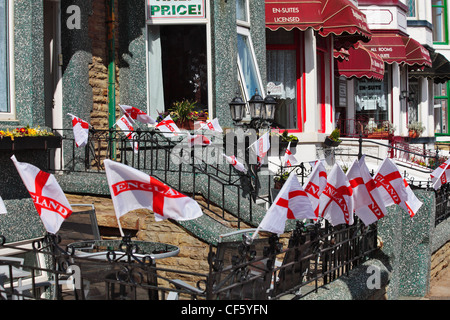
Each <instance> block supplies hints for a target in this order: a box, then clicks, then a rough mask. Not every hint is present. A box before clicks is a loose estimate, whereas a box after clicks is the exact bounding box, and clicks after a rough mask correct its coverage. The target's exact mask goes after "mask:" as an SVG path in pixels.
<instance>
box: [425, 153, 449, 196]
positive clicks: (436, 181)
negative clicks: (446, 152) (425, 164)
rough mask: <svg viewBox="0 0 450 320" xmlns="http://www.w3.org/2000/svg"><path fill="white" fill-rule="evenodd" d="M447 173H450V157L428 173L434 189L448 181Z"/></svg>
mask: <svg viewBox="0 0 450 320" xmlns="http://www.w3.org/2000/svg"><path fill="white" fill-rule="evenodd" d="M449 173H450V159H449V160H447V161H445V162H444V163H442V164H441V165H440V166H439V167H437V168H436V169H435V170H434V171H433V172H432V173H431V174H430V177H431V182H432V183H433V188H434V190H438V189H439V188H440V187H441V186H442V185H443V184H446V183H447V182H449V178H448V174H449Z"/></svg>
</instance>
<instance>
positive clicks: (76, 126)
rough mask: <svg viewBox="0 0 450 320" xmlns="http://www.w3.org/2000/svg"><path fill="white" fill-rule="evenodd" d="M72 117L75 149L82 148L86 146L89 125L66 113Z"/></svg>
mask: <svg viewBox="0 0 450 320" xmlns="http://www.w3.org/2000/svg"><path fill="white" fill-rule="evenodd" d="M68 115H69V116H71V117H72V128H73V137H74V138H75V144H76V146H77V147H83V146H85V145H86V144H87V142H88V138H89V123H87V122H86V121H84V120H82V119H81V118H78V117H77V116H74V115H73V114H70V113H68Z"/></svg>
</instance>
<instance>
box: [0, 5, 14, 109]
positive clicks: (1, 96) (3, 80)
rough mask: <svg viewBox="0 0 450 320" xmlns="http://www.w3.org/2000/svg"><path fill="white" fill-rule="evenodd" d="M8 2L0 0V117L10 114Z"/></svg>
mask: <svg viewBox="0 0 450 320" xmlns="http://www.w3.org/2000/svg"><path fill="white" fill-rule="evenodd" d="M8 29H9V28H8V1H7V0H0V116H1V115H2V114H5V113H10V112H11V107H10V104H9V85H8V83H9V81H8V80H9V57H8V56H9V54H8V50H9V49H8Z"/></svg>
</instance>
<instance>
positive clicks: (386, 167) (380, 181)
mask: <svg viewBox="0 0 450 320" xmlns="http://www.w3.org/2000/svg"><path fill="white" fill-rule="evenodd" d="M373 180H374V181H375V185H376V186H377V188H378V190H379V191H380V195H381V199H382V200H383V203H384V205H385V206H386V207H389V206H391V205H394V204H398V205H400V204H401V202H402V201H405V200H406V199H407V198H408V195H407V193H406V189H405V184H404V181H403V178H402V176H401V174H400V172H399V171H398V168H397V166H396V165H395V163H394V162H392V160H391V159H389V158H386V159H384V160H383V162H382V163H381V165H380V167H379V168H378V170H377V172H376V173H375V175H374V177H373Z"/></svg>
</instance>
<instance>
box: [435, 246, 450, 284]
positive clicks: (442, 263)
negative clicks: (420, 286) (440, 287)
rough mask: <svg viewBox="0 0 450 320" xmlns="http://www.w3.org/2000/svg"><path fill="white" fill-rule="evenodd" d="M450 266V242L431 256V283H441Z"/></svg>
mask: <svg viewBox="0 0 450 320" xmlns="http://www.w3.org/2000/svg"><path fill="white" fill-rule="evenodd" d="M449 265H450V242H447V243H446V244H445V245H444V246H442V247H441V248H440V249H439V250H437V251H436V252H435V253H434V254H433V255H432V256H431V268H430V281H439V279H440V277H441V276H442V275H443V274H444V272H443V271H444V270H445V269H446V268H448V266H449Z"/></svg>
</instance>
